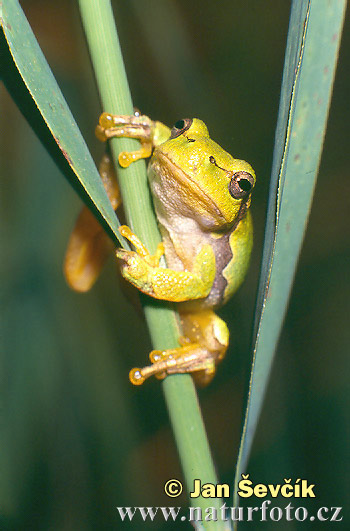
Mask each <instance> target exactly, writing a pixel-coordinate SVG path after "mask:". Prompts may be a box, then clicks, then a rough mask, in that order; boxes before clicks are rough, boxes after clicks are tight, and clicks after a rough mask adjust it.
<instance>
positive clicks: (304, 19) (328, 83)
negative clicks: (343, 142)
mask: <svg viewBox="0 0 350 531" xmlns="http://www.w3.org/2000/svg"><path fill="white" fill-rule="evenodd" d="M345 6H346V2H345V1H344V0H337V1H333V2H328V1H327V0H311V1H309V2H307V1H303V2H300V1H294V2H293V4H292V10H291V17H290V25H289V33H288V40H287V48H286V56H285V67H284V74H283V81H282V91H281V100H280V109H279V117H278V123H277V128H276V138H275V150H274V161H273V169H272V176H271V188H270V197H269V207H268V216H267V226H266V234H265V244H264V255H263V267H262V274H261V278H260V285H259V295H258V302H257V310H256V342H255V348H254V360H253V368H252V373H251V381H250V391H249V397H248V405H247V411H246V416H245V423H244V428H243V435H242V439H241V447H240V451H239V457H238V464H237V471H236V479H235V489H234V492H235V500H234V505H236V503H237V485H238V482H239V480H240V477H241V473H244V472H245V471H246V466H247V461H248V457H249V453H250V450H251V446H252V442H253V437H254V434H255V431H256V426H257V422H258V418H259V415H260V411H261V408H262V403H263V399H264V395H265V391H266V386H267V383H268V378H269V373H270V369H271V365H272V361H273V356H274V352H275V349H276V344H277V341H278V338H279V334H280V330H281V327H282V323H283V319H284V315H285V312H286V308H287V304H288V299H289V294H290V290H291V286H292V282H293V278H294V273H295V269H296V264H297V260H298V256H299V252H300V248H301V244H302V240H303V236H304V232H305V227H306V224H307V219H308V215H309V211H310V207H311V202H312V196H313V191H314V187H315V182H316V177H317V172H318V167H319V163H320V158H321V153H322V146H323V140H324V135H325V130H326V123H327V116H328V109H329V104H330V99H331V93H332V86H333V79H334V74H335V68H336V63H337V57H338V50H339V43H340V36H341V30H342V24H343V19H344V13H345Z"/></svg>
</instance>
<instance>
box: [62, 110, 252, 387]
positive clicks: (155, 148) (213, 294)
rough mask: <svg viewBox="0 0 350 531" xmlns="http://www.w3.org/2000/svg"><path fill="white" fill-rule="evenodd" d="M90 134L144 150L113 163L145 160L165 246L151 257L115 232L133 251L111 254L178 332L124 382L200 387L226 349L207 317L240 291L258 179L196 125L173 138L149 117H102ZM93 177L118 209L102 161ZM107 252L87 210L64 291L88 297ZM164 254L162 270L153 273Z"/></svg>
mask: <svg viewBox="0 0 350 531" xmlns="http://www.w3.org/2000/svg"><path fill="white" fill-rule="evenodd" d="M96 134H97V136H98V138H100V139H101V140H107V139H108V138H111V137H113V136H126V137H132V138H138V139H139V140H140V141H141V149H140V150H139V151H135V152H133V153H126V152H123V153H121V154H120V155H119V164H120V165H121V166H123V167H126V166H128V165H129V164H131V163H132V162H133V161H135V160H138V159H139V158H146V157H149V156H151V155H152V156H151V160H150V163H149V166H148V179H149V186H150V189H151V192H152V197H153V202H154V208H155V211H156V215H157V218H158V224H159V228H160V232H161V236H162V243H161V244H160V245H159V246H158V248H157V251H156V253H155V255H151V254H150V253H149V252H148V250H147V248H146V247H145V246H144V245H143V243H142V242H141V241H140V240H139V238H138V237H137V236H136V235H135V234H133V233H132V231H131V230H130V229H129V227H126V226H122V227H120V232H121V233H122V234H123V236H124V237H125V238H127V239H128V240H129V241H130V242H131V243H132V245H133V247H134V251H128V250H125V249H117V251H116V255H117V258H118V260H119V262H120V264H121V272H122V275H123V277H124V278H125V279H126V280H127V281H129V282H130V283H131V284H133V285H134V286H135V287H136V288H138V289H139V290H140V291H142V292H143V293H146V294H147V295H150V296H151V297H155V298H157V299H162V300H165V301H171V302H175V303H177V309H178V312H179V316H180V324H181V330H182V336H181V337H180V339H179V343H180V345H181V346H179V347H178V348H174V349H171V350H164V351H152V352H151V353H150V360H151V365H149V366H146V367H144V368H141V369H139V368H136V369H133V370H132V371H131V372H130V380H131V382H132V383H133V384H135V385H139V384H142V383H143V382H144V381H145V379H146V378H148V377H150V376H152V375H155V376H157V377H158V378H164V377H165V376H167V375H169V374H174V373H191V374H192V375H193V376H194V378H195V380H196V382H198V383H200V384H206V383H208V382H209V381H210V380H211V379H212V377H213V376H214V374H215V370H216V365H217V364H218V363H219V362H220V361H221V360H222V359H223V357H224V355H225V352H226V350H227V347H228V343H229V332H228V328H227V325H226V323H225V322H224V321H223V320H222V319H220V318H219V317H218V316H217V315H216V314H215V313H214V310H215V309H216V308H218V307H219V306H221V305H222V304H224V303H225V302H226V301H227V300H228V299H229V298H230V297H231V296H232V294H233V293H234V292H235V291H236V290H237V288H238V287H239V286H240V284H241V283H242V281H243V279H244V276H245V274H246V271H247V267H248V263H249V258H250V253H251V248H252V241H253V231H252V220H251V215H250V211H249V207H250V202H251V192H252V190H253V188H254V185H255V179H256V178H255V173H254V171H253V169H252V167H251V166H250V165H249V164H248V163H247V162H245V161H243V160H238V159H234V158H233V157H232V156H231V155H229V154H228V153H227V152H226V151H224V150H223V149H222V148H221V147H220V146H219V145H218V144H216V143H215V142H214V141H213V140H212V139H211V138H210V136H209V133H208V129H207V127H206V125H205V124H204V123H203V122H202V121H201V120H199V119H197V118H192V119H189V118H186V119H183V120H179V121H178V122H176V124H175V125H174V127H173V128H172V129H171V130H170V129H169V128H168V127H166V126H165V125H163V124H162V123H160V122H154V121H152V120H151V119H150V118H148V117H147V116H140V115H139V114H135V116H115V115H111V114H108V113H103V114H102V115H101V117H100V120H99V125H98V126H97V130H96ZM152 152H153V154H152ZM100 174H101V177H102V179H103V182H104V186H105V188H106V190H107V193H108V196H109V198H110V200H111V202H112V205H113V207H114V209H116V208H117V207H118V206H119V204H120V196H119V190H118V186H117V184H116V178H115V175H114V174H113V173H112V172H111V168H110V162H109V161H108V159H106V158H105V159H103V161H102V165H101V168H100ZM109 248H110V244H109V243H108V238H107V236H106V235H105V234H104V233H103V231H102V228H101V227H99V225H98V222H97V221H96V220H95V218H94V217H93V216H92V214H90V213H89V211H88V210H87V209H86V208H85V209H84V210H83V212H82V213H81V215H80V217H79V218H78V221H77V224H76V227H75V229H74V231H73V233H72V236H71V239H70V241H69V244H68V249H67V253H66V259H65V274H66V278H67V280H68V283H69V284H70V285H71V286H72V287H73V288H74V289H76V290H79V291H86V290H87V289H89V288H90V287H91V285H92V284H93V282H94V280H95V278H96V277H97V275H98V273H99V271H100V269H101V267H102V264H103V262H104V259H105V257H106V255H107V252H108V250H109ZM163 254H165V258H166V263H167V267H161V266H160V264H159V261H160V258H161V256H162V255H163Z"/></svg>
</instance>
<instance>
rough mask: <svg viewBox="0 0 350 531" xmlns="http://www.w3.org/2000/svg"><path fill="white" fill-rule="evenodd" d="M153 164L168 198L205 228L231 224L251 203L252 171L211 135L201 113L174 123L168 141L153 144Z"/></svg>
mask: <svg viewBox="0 0 350 531" xmlns="http://www.w3.org/2000/svg"><path fill="white" fill-rule="evenodd" d="M151 165H152V166H153V167H154V166H156V168H154V170H155V172H156V173H157V174H158V177H160V179H159V186H160V187H161V188H162V192H163V193H164V197H166V201H171V202H172V204H173V207H174V208H175V209H176V210H177V212H181V213H182V214H183V215H185V216H189V217H192V218H194V219H196V221H198V223H199V224H200V225H201V226H202V227H203V228H205V229H208V230H216V229H220V228H224V227H227V226H229V225H232V224H234V223H235V222H236V221H238V220H239V219H241V218H242V217H243V215H244V214H245V212H246V211H247V209H248V208H249V205H250V194H251V191H252V189H253V187H254V185H255V180H256V178H255V173H254V170H253V169H252V167H251V166H250V165H249V164H248V163H247V162H245V161H243V160H238V159H234V158H233V157H232V156H231V155H229V154H228V153H227V152H226V151H224V150H223V149H222V148H221V147H220V146H219V145H218V144H216V143H215V142H214V141H213V140H211V138H210V137H209V132H208V129H207V127H206V125H205V124H204V123H203V122H202V121H201V120H199V119H197V118H193V119H189V118H186V119H183V120H179V121H178V122H176V124H175V125H174V127H173V128H172V130H171V136H170V138H169V140H167V141H166V142H164V143H163V144H161V145H160V146H158V147H157V148H156V149H155V151H154V156H153V159H152V163H151ZM154 170H153V172H154ZM153 174H154V173H153Z"/></svg>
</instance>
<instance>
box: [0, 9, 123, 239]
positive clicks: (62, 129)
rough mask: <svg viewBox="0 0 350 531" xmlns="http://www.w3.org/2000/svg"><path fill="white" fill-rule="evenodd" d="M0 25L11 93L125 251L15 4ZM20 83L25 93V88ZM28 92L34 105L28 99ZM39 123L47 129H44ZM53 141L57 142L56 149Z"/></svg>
mask: <svg viewBox="0 0 350 531" xmlns="http://www.w3.org/2000/svg"><path fill="white" fill-rule="evenodd" d="M0 22H1V26H2V29H3V32H4V35H5V38H6V41H7V45H8V48H9V51H10V53H11V56H12V59H13V62H14V64H15V66H16V69H17V71H18V73H19V74H20V76H17V77H16V76H15V75H14V74H13V71H12V70H11V67H12V65H11V59H9V60H8V61H7V65H6V66H7V68H6V69H4V70H3V72H2V74H3V77H4V81H5V83H6V84H7V85H8V88H9V91H10V92H11V94H13V96H14V98H15V99H16V100H17V103H18V104H19V106H20V107H21V110H23V111H24V114H26V116H27V117H28V114H29V113H28V107H30V109H31V111H32V112H31V113H30V118H29V120H30V123H31V125H32V126H33V128H34V130H35V131H36V132H37V134H38V135H39V137H40V139H41V140H42V141H43V143H44V144H45V145H46V146H47V147H48V149H49V151H50V153H51V155H52V156H53V157H54V159H55V161H56V162H57V163H58V165H59V166H60V168H61V169H62V170H63V171H64V173H65V175H66V176H67V177H68V179H69V180H70V182H71V183H72V185H73V186H74V188H75V189H76V190H77V192H78V193H79V195H80V197H81V198H82V199H83V201H84V202H86V204H87V205H88V206H90V208H92V210H93V212H94V214H95V215H97V216H98V217H99V219H100V220H101V221H102V223H103V225H104V226H105V227H106V228H107V230H108V232H109V234H110V235H111V237H112V238H113V239H114V240H119V241H120V242H121V243H124V244H125V246H126V247H127V244H126V243H125V241H124V240H123V238H121V236H120V235H119V233H118V226H119V222H118V219H117V217H116V215H115V212H114V210H113V208H112V206H111V204H110V202H109V200H108V197H107V194H106V192H105V190H104V188H103V186H102V182H101V179H100V177H99V174H98V171H97V169H96V166H95V164H94V162H93V160H92V157H91V155H90V152H89V150H88V148H87V146H86V144H85V141H84V139H83V137H82V135H81V133H80V131H79V128H78V126H77V124H76V122H75V120H74V118H73V116H72V114H71V112H70V110H69V108H68V105H67V103H66V101H65V99H64V97H63V95H62V92H61V90H60V88H59V87H58V85H57V82H56V80H55V78H54V76H53V74H52V72H51V70H50V67H49V65H48V64H47V62H46V59H45V57H44V55H43V53H42V51H41V49H40V47H39V44H38V42H37V40H36V38H35V36H34V34H33V32H32V30H31V28H30V26H29V23H28V21H27V19H26V17H25V15H24V13H23V11H22V9H21V7H20V5H19V3H18V2H17V1H16V0H8V1H7V2H4V3H3V4H2V12H1V19H0ZM7 55H8V54H7ZM10 74H11V75H10ZM23 84H24V85H25V87H26V90H23ZM28 94H30V97H31V99H32V101H30V98H28ZM19 95H20V97H19ZM16 96H17V97H16ZM26 98H27V99H26ZM19 100H21V101H19ZM33 102H34V104H33ZM35 106H36V108H37V109H38V111H39V112H40V115H41V116H40V115H39V116H38V113H37V112H36V116H35V109H34V110H33V108H35ZM38 122H39V123H38ZM43 123H45V124H46V125H45V126H43ZM48 131H49V132H50V134H49V135H48V134H47V132H48ZM52 138H53V139H54V141H55V143H56V144H55V146H53V143H52ZM57 146H58V148H59V149H57ZM55 148H56V149H55ZM67 163H68V164H67Z"/></svg>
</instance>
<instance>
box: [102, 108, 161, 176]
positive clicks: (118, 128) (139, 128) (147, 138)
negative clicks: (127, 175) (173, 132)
mask: <svg viewBox="0 0 350 531" xmlns="http://www.w3.org/2000/svg"><path fill="white" fill-rule="evenodd" d="M95 133H96V136H97V138H98V139H99V140H101V141H102V142H105V141H106V140H108V139H110V138H113V137H126V138H136V139H138V140H140V142H141V148H140V149H139V150H137V151H131V152H127V151H122V152H121V153H120V154H119V157H118V161H119V164H120V166H122V167H123V168H127V167H128V166H130V164H131V163H132V162H135V161H137V160H139V159H146V158H148V157H150V156H151V154H152V149H153V148H154V147H155V146H158V145H159V144H161V143H162V142H165V140H167V139H168V138H169V137H170V129H169V127H167V126H166V125H164V124H162V123H161V122H157V121H153V120H151V119H150V118H149V117H148V116H145V115H140V114H139V113H136V114H135V115H115V114H110V113H107V112H104V113H102V114H101V116H100V118H99V123H98V125H97V127H96V130H95Z"/></svg>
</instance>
